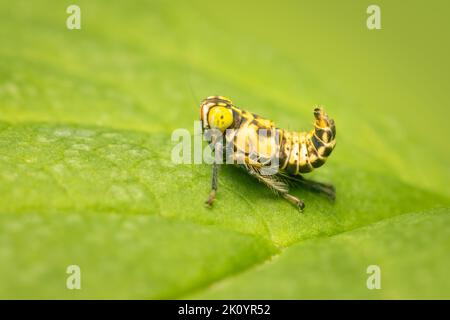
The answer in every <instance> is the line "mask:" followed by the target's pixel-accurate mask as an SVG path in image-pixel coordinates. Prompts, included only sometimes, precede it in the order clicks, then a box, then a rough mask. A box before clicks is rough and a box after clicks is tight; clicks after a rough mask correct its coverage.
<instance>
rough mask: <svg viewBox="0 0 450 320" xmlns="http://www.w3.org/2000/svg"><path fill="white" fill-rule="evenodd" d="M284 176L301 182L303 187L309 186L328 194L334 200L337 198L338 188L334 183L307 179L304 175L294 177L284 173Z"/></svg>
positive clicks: (292, 180) (289, 179) (295, 182)
mask: <svg viewBox="0 0 450 320" xmlns="http://www.w3.org/2000/svg"><path fill="white" fill-rule="evenodd" d="M283 178H285V179H287V180H288V181H291V182H293V183H294V184H300V185H302V186H303V187H305V188H308V189H310V190H312V191H315V192H320V193H323V194H325V195H326V196H328V197H329V198H330V199H331V200H334V199H335V198H336V189H335V188H334V186H333V185H332V184H328V183H323V182H318V181H314V180H309V179H305V178H304V177H302V176H295V177H293V176H288V175H283Z"/></svg>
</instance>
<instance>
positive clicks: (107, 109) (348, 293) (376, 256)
mask: <svg viewBox="0 0 450 320" xmlns="http://www.w3.org/2000/svg"><path fill="white" fill-rule="evenodd" d="M70 4H77V5H79V6H80V8H81V30H68V29H67V28H66V19H67V17H68V14H67V13H66V8H67V7H68V6H69V5H70ZM370 4H372V1H362V0H358V1H355V0H353V1H350V0H345V1H339V2H338V1H332V0H328V1H323V0H319V1H285V0H281V1H235V0H231V1H226V2H224V1H197V0H194V1H175V0H172V1H156V0H151V1H100V0H89V1H87V0H86V1H44V0H36V1H33V2H30V1H23V0H17V1H7V0H0V39H1V45H0V298H64V299H72V298H74V299H76V298H137V299H152V298H153V299H154V298H158V299H162V298H173V299H177V298H206V299H208V298H272V299H273V298H275V299H277V298H278V299H281V298H285V299H301V298H358V299H360V298H369V299H378V298H400V299H405V298H447V299H448V298H450V278H449V277H448V269H449V267H450V258H449V255H448V251H449V248H450V214H449V213H450V210H449V204H450V187H449V184H448V181H449V179H450V170H449V163H450V152H449V148H448V137H449V136H450V135H449V134H450V129H449V126H448V124H447V121H448V118H449V115H450V111H449V106H450V94H449V92H450V91H449V90H450V88H449V84H450V81H449V80H450V79H449V77H450V76H449V71H450V62H449V59H448V57H449V56H450V52H449V51H450V50H449V49H450V45H449V41H448V39H449V24H450V22H449V20H448V17H447V15H448V13H447V12H448V10H449V9H450V7H449V4H448V2H446V1H436V0H432V1H409V2H408V3H407V4H406V3H405V2H401V1H381V0H379V1H376V4H378V5H379V6H380V7H381V21H382V22H381V23H382V29H381V30H368V29H367V27H366V19H367V16H368V15H367V14H366V8H367V7H368V6H369V5H370ZM215 94H220V95H225V96H228V97H230V98H231V99H233V101H234V102H235V103H236V104H237V105H238V106H239V107H241V108H244V109H247V110H250V111H252V112H255V113H258V114H260V115H263V116H265V117H267V118H270V119H272V120H274V121H275V122H276V123H277V125H278V126H280V127H283V128H288V129H291V130H309V129H310V128H311V124H312V119H313V118H312V108H313V106H314V105H316V104H322V105H324V106H325V108H326V110H327V112H328V113H329V114H330V116H332V117H333V118H334V119H335V121H336V125H337V147H336V149H335V151H334V153H333V154H332V155H331V157H330V158H329V160H328V162H327V164H326V165H325V166H324V167H323V168H321V169H320V170H318V171H316V172H314V173H313V174H311V175H310V176H311V177H314V178H315V179H318V180H321V181H328V182H332V183H333V184H335V185H336V188H337V200H336V202H335V203H330V202H329V201H328V200H327V199H325V198H323V197H321V196H319V195H315V194H312V193H309V192H307V191H303V190H300V189H297V190H295V191H294V194H296V195H297V196H299V197H301V198H302V199H304V201H305V203H306V206H307V207H306V211H305V214H299V213H298V211H297V210H296V209H295V208H293V207H292V206H290V205H289V204H288V203H287V202H285V201H283V200H280V199H277V198H276V197H275V196H273V195H272V194H271V193H270V191H268V190H266V189H265V188H264V187H263V186H261V185H259V184H258V183H257V182H255V181H254V180H252V179H251V178H250V177H248V176H246V175H245V174H243V172H241V171H239V170H237V169H235V168H232V167H226V168H223V169H222V170H221V175H220V182H219V195H218V199H217V202H216V203H215V206H214V208H213V209H212V210H208V209H206V208H204V207H203V201H204V200H205V197H206V196H207V194H208V191H209V184H210V180H209V179H210V168H209V167H208V166H207V165H174V164H172V163H171V161H170V152H171V149H172V147H173V145H174V144H173V142H171V133H172V131H173V130H174V129H176V128H187V129H189V130H190V131H191V132H192V131H193V121H194V120H197V119H198V116H199V110H198V105H199V102H200V101H201V99H203V98H204V97H205V96H209V95H215ZM72 264H75V265H79V266H80V268H81V286H82V289H81V290H68V289H67V288H66V278H67V277H68V276H69V275H68V274H66V268H67V266H68V265H72ZM368 265H379V266H380V268H381V272H382V280H381V285H382V289H381V290H368V289H367V287H366V279H367V277H368V275H367V274H366V268H367V266H368Z"/></svg>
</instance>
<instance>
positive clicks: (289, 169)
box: [201, 96, 336, 176]
mask: <svg viewBox="0 0 450 320" xmlns="http://www.w3.org/2000/svg"><path fill="white" fill-rule="evenodd" d="M214 106H222V107H225V108H227V109H230V110H231V112H232V114H233V117H232V119H233V121H232V123H231V125H230V126H229V127H227V128H226V129H227V130H226V132H224V134H225V137H226V143H227V144H232V147H233V151H234V153H233V160H234V163H236V164H239V163H241V164H242V163H244V164H247V165H252V166H254V167H256V168H263V167H265V166H269V165H273V162H274V161H273V160H274V158H275V159H276V163H277V164H278V168H277V169H278V171H279V172H281V173H286V174H288V175H291V176H295V175H299V174H301V173H307V172H311V171H312V170H314V169H315V168H318V167H320V166H322V165H323V164H324V163H325V161H326V159H327V157H328V156H329V155H330V153H331V152H332V150H333V148H334V146H335V144H336V127H335V124H334V121H333V120H332V119H329V118H328V116H327V114H326V113H325V112H324V111H323V109H322V108H316V109H314V117H315V122H314V129H313V130H311V131H309V132H293V131H287V130H283V129H280V128H277V127H276V126H275V124H274V123H273V122H272V121H271V120H268V119H264V118H262V117H260V116H258V115H256V114H253V113H250V112H248V111H244V110H241V109H239V108H237V107H236V106H234V105H233V103H232V102H231V100H230V99H228V98H225V97H222V96H212V97H208V98H206V99H205V100H204V101H203V102H202V105H201V119H202V121H203V127H204V128H208V127H209V124H208V121H206V119H207V118H208V112H209V110H210V108H212V107H214Z"/></svg>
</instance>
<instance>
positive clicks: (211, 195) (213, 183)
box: [205, 161, 219, 208]
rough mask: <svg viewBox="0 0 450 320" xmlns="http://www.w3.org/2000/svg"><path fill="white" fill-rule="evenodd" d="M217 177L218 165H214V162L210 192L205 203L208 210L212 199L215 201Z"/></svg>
mask: <svg viewBox="0 0 450 320" xmlns="http://www.w3.org/2000/svg"><path fill="white" fill-rule="evenodd" d="M218 176H219V165H218V164H217V163H216V161H214V163H213V167H212V178H211V191H210V193H209V197H208V200H206V201H205V204H206V206H207V207H208V208H210V207H211V206H212V204H213V202H214V199H216V193H217V184H218V183H217V180H218Z"/></svg>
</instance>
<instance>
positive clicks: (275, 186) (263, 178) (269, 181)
mask: <svg viewBox="0 0 450 320" xmlns="http://www.w3.org/2000/svg"><path fill="white" fill-rule="evenodd" d="M246 169H247V171H248V172H249V173H250V174H251V175H252V176H254V177H255V178H256V179H258V180H259V181H260V182H262V183H263V184H265V185H266V186H267V187H268V188H269V189H271V190H272V191H273V192H275V193H276V194H278V195H280V196H282V197H283V198H284V199H286V200H288V201H289V202H290V203H292V204H293V205H294V206H296V207H297V208H298V209H299V210H300V212H301V211H302V210H303V209H304V208H305V203H304V202H303V201H302V200H300V199H299V198H297V197H296V196H293V195H292V194H289V193H288V192H289V186H288V185H287V184H286V183H285V182H284V181H282V180H280V179H278V178H277V177H276V176H275V175H262V174H261V173H260V172H259V171H258V169H256V168H253V167H252V166H246Z"/></svg>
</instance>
